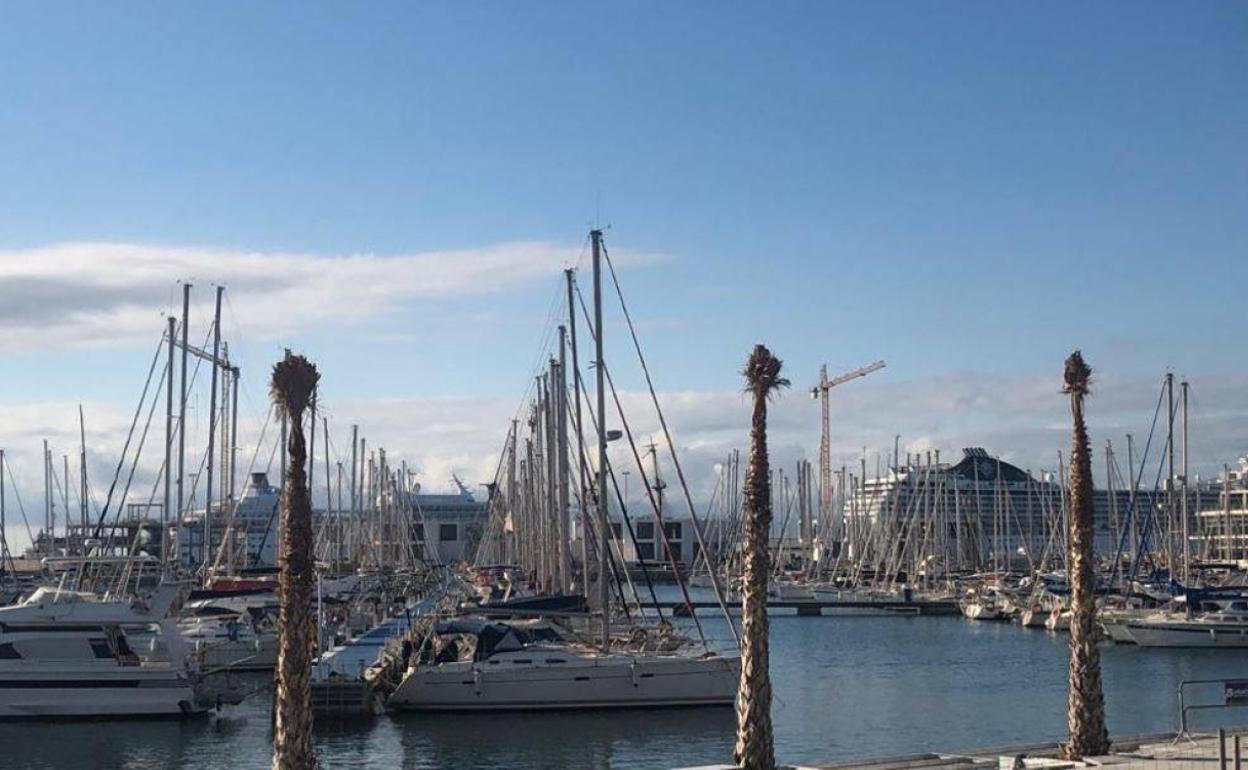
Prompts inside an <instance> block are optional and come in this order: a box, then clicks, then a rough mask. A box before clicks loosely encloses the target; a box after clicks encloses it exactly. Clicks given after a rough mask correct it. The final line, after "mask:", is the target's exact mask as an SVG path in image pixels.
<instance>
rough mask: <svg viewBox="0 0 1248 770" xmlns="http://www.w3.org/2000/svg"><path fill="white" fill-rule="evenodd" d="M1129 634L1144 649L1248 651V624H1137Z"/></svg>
mask: <svg viewBox="0 0 1248 770" xmlns="http://www.w3.org/2000/svg"><path fill="white" fill-rule="evenodd" d="M1126 632H1127V634H1128V635H1129V636H1130V638H1131V640H1132V641H1134V642H1135V643H1136V644H1138V645H1139V646H1141V647H1226V648H1246V647H1248V623H1202V622H1200V621H1187V622H1183V621H1166V622H1161V623H1150V622H1147V621H1136V622H1129V623H1127V624H1126Z"/></svg>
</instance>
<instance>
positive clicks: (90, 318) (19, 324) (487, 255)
mask: <svg viewBox="0 0 1248 770" xmlns="http://www.w3.org/2000/svg"><path fill="white" fill-rule="evenodd" d="M581 254H582V249H581V248H580V247H577V246H568V245H561V244H556V243H550V242H544V241H523V242H512V243H502V244H497V245H494V246H487V247H483V248H474V249H459V250H447V251H428V252H420V253H415V254H400V255H391V256H379V255H373V254H349V255H338V256H318V255H311V254H297V253H279V252H255V251H232V250H226V249H206V248H190V247H184V246H174V247H165V246H154V245H143V244H133V243H67V244H60V245H53V246H46V247H40V248H33V249H21V250H2V251H0V352H12V351H24V350H32V349H45V350H46V349H56V348H87V347H98V346H102V345H113V344H124V343H130V342H135V341H142V340H149V339H151V337H152V335H153V333H154V332H153V330H154V329H155V330H159V329H160V328H161V327H160V322H159V315H160V313H161V311H162V310H175V311H176V312H180V311H178V310H177V308H180V303H181V299H180V296H179V293H180V290H179V289H178V287H177V284H176V281H177V280H188V281H191V282H193V283H195V284H197V285H199V286H202V287H206V286H207V285H209V284H222V285H225V286H227V287H228V290H229V291H228V296H229V300H230V307H231V310H232V312H233V313H234V314H235V316H236V317H237V319H238V320H239V322H240V323H243V324H245V325H246V327H247V329H248V330H249V332H250V333H252V334H255V335H258V336H259V337H262V338H275V337H281V336H284V335H288V334H290V333H292V332H294V331H295V330H299V329H303V328H306V327H308V326H312V325H319V324H325V323H329V322H333V321H342V320H352V319H359V318H364V317H368V316H372V315H377V314H380V313H384V312H387V311H391V310H393V309H395V308H397V307H398V306H399V305H400V304H401V303H403V302H404V301H407V300H411V299H416V298H422V297H438V298H446V297H455V296H464V295H471V294H488V293H494V292H500V291H505V290H508V289H511V288H514V287H517V286H520V285H523V284H525V283H527V282H530V281H533V280H537V279H546V278H549V277H550V276H551V275H556V274H557V271H558V270H560V269H563V268H565V267H571V266H573V265H575V264H576V262H577V261H578V259H579V258H580V256H581ZM613 258H614V259H615V260H616V262H617V263H618V264H620V265H636V264H640V263H649V262H654V261H658V260H660V259H662V257H661V256H660V255H658V254H652V253H642V252H628V251H625V250H620V251H619V252H618V253H613Z"/></svg>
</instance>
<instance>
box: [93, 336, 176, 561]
mask: <svg viewBox="0 0 1248 770" xmlns="http://www.w3.org/2000/svg"><path fill="white" fill-rule="evenodd" d="M166 322H167V323H168V329H167V331H166V332H165V336H166V337H167V339H166V342H167V343H168V345H169V360H168V361H167V362H166V364H165V499H164V504H163V505H161V506H160V570H161V573H162V574H163V573H164V572H166V571H167V570H168V569H169V509H170V507H171V504H172V502H173V488H172V485H171V482H172V481H173V339H174V337H175V336H176V335H177V333H178V328H177V323H178V322H177V321H176V320H175V319H174V317H173V316H169V318H167V319H166ZM82 536H83V537H86V536H87V533H86V531H85V530H84V531H83V533H82ZM83 552H84V554H85V552H86V548H85V547H84V548H83Z"/></svg>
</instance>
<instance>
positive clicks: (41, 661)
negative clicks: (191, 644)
mask: <svg viewBox="0 0 1248 770" xmlns="http://www.w3.org/2000/svg"><path fill="white" fill-rule="evenodd" d="M176 591H177V587H176V586H172V585H165V586H162V587H161V589H160V591H158V592H157V595H156V596H155V597H154V598H153V600H152V604H151V606H150V607H149V606H145V605H144V604H142V603H141V602H138V601H134V602H131V601H125V600H116V599H113V600H107V599H101V598H100V597H98V596H96V595H95V594H90V593H80V592H75V591H65V590H58V589H55V588H47V587H44V588H40V589H38V590H36V591H35V592H34V593H33V594H32V595H31V596H30V597H29V598H28V599H26V600H25V601H23V602H22V603H20V604H16V605H13V606H10V607H0V718H22V717H26V718H68V717H97V718H98V717H132V716H182V715H190V714H195V713H200V712H203V711H205V710H206V709H207V708H208V706H209V705H212V704H211V702H210V699H209V698H207V697H203V696H201V695H200V694H198V693H197V691H196V682H197V679H198V677H197V675H196V674H195V672H194V671H192V670H190V669H188V667H187V656H186V651H185V645H184V644H183V643H182V640H181V636H180V635H179V634H178V632H177V628H176V625H175V622H174V620H173V619H171V618H170V617H168V609H169V605H170V603H171V601H172V599H173V596H174V595H175V594H176ZM127 629H146V630H148V631H149V632H150V633H151V634H153V643H152V645H151V653H150V654H147V655H142V656H141V655H140V654H139V652H136V651H135V650H134V649H132V648H131V646H130V644H129V641H128V639H127V636H126V631H127ZM160 651H163V652H164V653H165V654H163V655H161V654H160Z"/></svg>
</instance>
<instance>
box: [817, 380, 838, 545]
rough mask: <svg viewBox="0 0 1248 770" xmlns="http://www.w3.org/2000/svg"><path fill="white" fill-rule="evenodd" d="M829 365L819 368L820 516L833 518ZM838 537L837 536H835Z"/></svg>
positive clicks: (834, 535)
mask: <svg viewBox="0 0 1248 770" xmlns="http://www.w3.org/2000/svg"><path fill="white" fill-rule="evenodd" d="M830 390H831V388H829V387H828V365H827V364H822V365H820V367H819V408H820V411H821V413H822V416H821V418H820V419H821V421H820V423H819V431H820V432H819V514H820V515H821V516H824V517H826V518H831V516H832V436H831V433H832V425H831V422H832V416H831V407H830V406H829V404H828V391H830ZM833 537H836V534H835V533H834V534H833Z"/></svg>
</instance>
